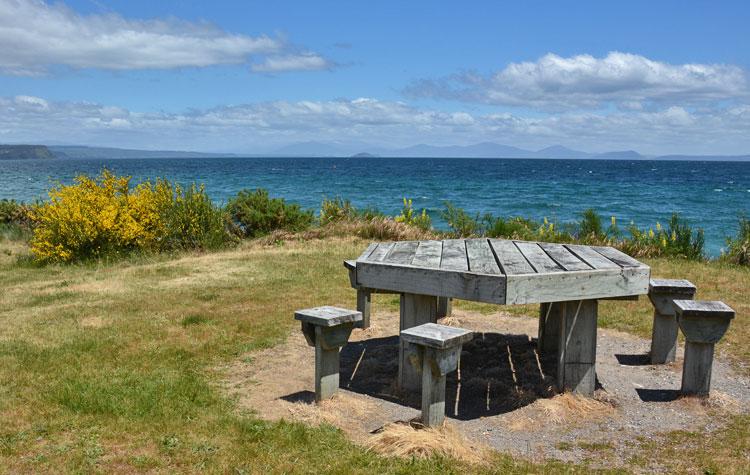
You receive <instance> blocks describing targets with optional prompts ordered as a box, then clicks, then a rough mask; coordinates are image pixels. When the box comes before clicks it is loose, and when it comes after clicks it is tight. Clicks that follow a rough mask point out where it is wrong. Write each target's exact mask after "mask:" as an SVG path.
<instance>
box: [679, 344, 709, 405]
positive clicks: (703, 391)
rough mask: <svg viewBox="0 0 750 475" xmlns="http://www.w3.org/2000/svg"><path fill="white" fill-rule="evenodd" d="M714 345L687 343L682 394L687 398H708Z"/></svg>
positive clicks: (683, 366) (683, 365)
mask: <svg viewBox="0 0 750 475" xmlns="http://www.w3.org/2000/svg"><path fill="white" fill-rule="evenodd" d="M713 362H714V345H713V343H696V342H692V341H686V342H685V360H684V361H683V364H682V387H681V392H682V394H685V395H687V396H708V395H709V392H710V391H711V369H712V367H713Z"/></svg>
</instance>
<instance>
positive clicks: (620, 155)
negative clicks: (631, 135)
mask: <svg viewBox="0 0 750 475" xmlns="http://www.w3.org/2000/svg"><path fill="white" fill-rule="evenodd" d="M591 158H596V159H603V160H641V159H644V158H646V157H644V156H643V155H641V154H640V153H638V152H634V151H633V150H623V151H621V152H605V153H597V154H596V155H593V156H592V157H591Z"/></svg>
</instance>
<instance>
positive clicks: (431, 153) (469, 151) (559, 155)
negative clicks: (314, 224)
mask: <svg viewBox="0 0 750 475" xmlns="http://www.w3.org/2000/svg"><path fill="white" fill-rule="evenodd" d="M362 150H366V151H367V152H361V151H362ZM358 152H360V153H367V154H370V155H374V156H379V157H409V158H412V157H414V158H530V159H531V158H542V159H584V160H697V161H711V160H713V161H750V155H716V156H713V155H663V156H657V157H654V156H646V155H642V154H640V153H638V152H636V151H634V150H620V151H611V152H602V153H591V152H582V151H580V150H573V149H570V148H567V147H564V146H562V145H553V146H551V147H546V148H543V149H541V150H525V149H522V148H518V147H512V146H509V145H502V144H498V143H494V142H482V143H477V144H473V145H427V144H418V145H412V146H410V147H405V148H390V149H388V148H381V147H367V146H365V145H363V144H357V145H345V144H338V143H337V144H327V143H323V142H303V143H296V144H292V145H288V146H286V147H283V148H281V149H278V150H276V151H273V152H271V153H269V154H268V155H272V156H284V157H351V156H352V155H354V154H357V155H359V153H358Z"/></svg>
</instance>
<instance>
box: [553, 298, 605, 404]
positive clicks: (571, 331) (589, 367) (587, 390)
mask: <svg viewBox="0 0 750 475" xmlns="http://www.w3.org/2000/svg"><path fill="white" fill-rule="evenodd" d="M561 305H562V306H563V308H562V318H561V319H560V325H559V328H560V337H559V340H558V341H559V348H558V351H557V355H558V358H557V386H558V389H559V390H565V391H572V392H574V393H577V394H582V395H585V396H593V394H594V387H595V384H596V317H597V307H598V304H597V301H596V300H578V301H572V302H565V303H564V304H561Z"/></svg>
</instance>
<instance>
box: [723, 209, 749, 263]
mask: <svg viewBox="0 0 750 475" xmlns="http://www.w3.org/2000/svg"><path fill="white" fill-rule="evenodd" d="M724 258H725V259H726V260H728V261H729V262H732V263H734V264H739V265H742V266H748V265H750V220H749V219H747V216H740V228H739V230H738V231H737V236H735V237H734V238H728V239H727V251H726V253H725V254H724Z"/></svg>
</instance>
